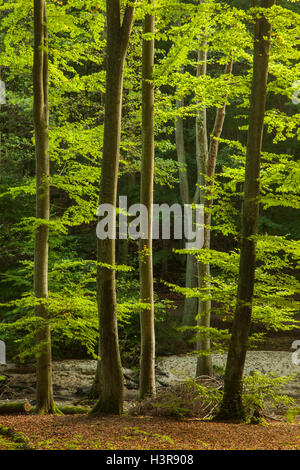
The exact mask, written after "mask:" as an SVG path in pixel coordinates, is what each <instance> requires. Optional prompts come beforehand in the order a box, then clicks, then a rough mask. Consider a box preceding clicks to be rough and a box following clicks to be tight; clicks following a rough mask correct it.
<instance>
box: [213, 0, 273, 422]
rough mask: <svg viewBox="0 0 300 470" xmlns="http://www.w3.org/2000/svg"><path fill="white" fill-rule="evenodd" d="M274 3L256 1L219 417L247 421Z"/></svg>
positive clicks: (266, 0) (265, 0) (261, 0)
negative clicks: (234, 284)
mask: <svg viewBox="0 0 300 470" xmlns="http://www.w3.org/2000/svg"><path fill="white" fill-rule="evenodd" d="M274 4H275V1H274V0H260V1H256V0H255V1H254V2H253V6H254V7H260V9H259V11H258V12H257V13H256V15H257V17H256V23H255V34H254V56H253V78H252V89H251V99H250V115H249V129H248V140H247V152H246V172H245V189H244V202H243V213H242V235H241V250H240V265H239V280H238V292H237V300H236V309H235V315H234V320H233V327H232V336H231V340H230V345H229V351H228V358H227V364H226V371H225V382H224V397H223V402H222V406H221V410H220V413H219V417H222V418H227V419H235V418H236V419H239V420H240V419H244V418H245V416H244V410H243V403H242V379H243V372H244V365H245V359H246V352H247V342H248V336H249V330H250V325H251V313H252V299H253V290H254V281H255V265H256V237H257V227H258V215H259V176H260V157H261V149H262V138H263V128H264V115H265V102H266V90H267V80H268V64H269V49H270V35H271V24H270V21H269V20H268V18H267V16H266V9H268V8H270V7H272V6H273V5H274Z"/></svg>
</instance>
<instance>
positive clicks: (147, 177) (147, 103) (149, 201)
mask: <svg viewBox="0 0 300 470" xmlns="http://www.w3.org/2000/svg"><path fill="white" fill-rule="evenodd" d="M153 4H154V2H153V1H152V0H147V5H148V6H149V7H153ZM154 22H155V19H154V14H153V12H151V11H150V12H147V13H146V14H145V18H144V38H143V66H142V69H143V71H142V131H143V153H142V171H141V195H140V202H141V204H143V205H144V206H145V207H146V208H147V214H148V224H147V230H148V233H147V234H145V235H146V236H144V234H143V235H142V237H141V239H140V284H141V288H140V299H141V302H143V303H147V304H148V308H145V309H144V308H143V309H142V310H141V315H140V319H141V360H140V398H143V397H144V396H145V395H152V396H153V395H155V332H154V300H153V263H152V206H153V174H154V84H153V65H154Z"/></svg>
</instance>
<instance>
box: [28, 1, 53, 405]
mask: <svg viewBox="0 0 300 470" xmlns="http://www.w3.org/2000/svg"><path fill="white" fill-rule="evenodd" d="M47 36H48V34H47V17H46V2H45V1H44V0H34V61H33V98H34V99H33V118H34V133H35V158H36V218H37V222H38V227H37V229H36V232H35V246H34V295H35V297H36V299H37V300H38V303H37V304H36V306H35V315H36V317H37V318H38V329H37V346H38V351H37V404H36V410H37V413H40V414H46V413H54V412H56V411H57V409H56V407H55V404H54V400H53V388H52V358H51V333H50V325H49V321H48V320H49V318H48V306H47V299H48V237H49V233H48V222H49V218H50V189H49V173H50V170H49V106H48V44H47V39H48V38H47Z"/></svg>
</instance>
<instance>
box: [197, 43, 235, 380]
mask: <svg viewBox="0 0 300 470" xmlns="http://www.w3.org/2000/svg"><path fill="white" fill-rule="evenodd" d="M199 62H200V66H199V69H200V70H199V72H198V75H200V74H202V75H203V74H206V63H207V52H206V51H205V50H200V51H199ZM201 63H202V65H201ZM232 66H233V59H232V57H231V56H230V58H229V61H228V63H227V64H226V67H225V71H224V73H225V75H229V76H230V74H231V73H232ZM226 99H227V96H224V103H223V105H222V106H221V107H220V108H218V109H217V112H216V117H215V122H214V128H213V131H212V134H211V138H210V144H209V150H208V148H207V131H206V110H205V109H203V110H202V111H201V112H200V113H199V115H198V117H197V122H196V128H197V133H196V135H197V142H198V152H197V155H199V157H198V158H199V160H200V174H202V175H203V176H202V177H201V180H200V186H201V187H202V188H203V190H202V191H201V197H200V203H201V204H204V209H205V210H204V241H203V248H204V249H207V250H209V249H210V232H211V230H210V226H211V210H212V206H213V199H212V190H213V186H214V176H215V169H216V163H217V156H218V150H219V138H220V137H221V134H222V130H223V126H224V120H225V112H226V105H227V103H226ZM198 274H199V287H200V290H202V291H203V294H204V295H207V294H208V293H209V287H210V284H209V277H210V265H209V263H201V262H200V263H199V265H198ZM198 316H199V318H198V325H199V326H202V327H205V328H209V327H210V316H211V301H210V300H203V301H202V300H199V310H198ZM197 350H198V351H204V352H205V353H206V354H204V355H201V356H199V357H198V360H197V368H196V376H199V375H213V365H212V359H211V355H210V354H209V352H210V338H209V335H208V334H206V335H205V334H204V335H203V338H202V339H200V340H199V341H198V344H197Z"/></svg>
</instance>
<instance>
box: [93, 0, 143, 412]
mask: <svg viewBox="0 0 300 470" xmlns="http://www.w3.org/2000/svg"><path fill="white" fill-rule="evenodd" d="M132 3H133V2H131V4H130V5H129V4H128V5H127V6H126V8H125V12H124V16H123V21H122V22H121V6H120V1H119V0H107V1H106V17H107V59H106V97H105V118H104V142H103V156H102V169H101V182H100V195H99V203H100V204H110V205H112V206H113V207H116V198H117V181H118V167H119V152H120V134H121V114H122V93H123V75H124V63H125V57H126V53H127V48H128V43H129V38H130V34H131V29H132V24H133V16H134V6H132ZM97 258H98V263H99V265H98V270H97V300H98V311H99V323H100V355H101V363H102V393H101V397H100V399H99V401H98V402H97V404H96V406H95V408H94V412H102V413H115V414H121V413H122V411H123V372H122V367H121V358H120V351H119V340H118V326H117V302H116V285H115V270H114V268H113V266H114V265H115V240H114V239H110V238H106V239H105V240H100V239H98V240H97ZM104 263H105V264H106V266H107V265H109V266H110V267H106V266H104V265H103V264H104Z"/></svg>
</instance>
